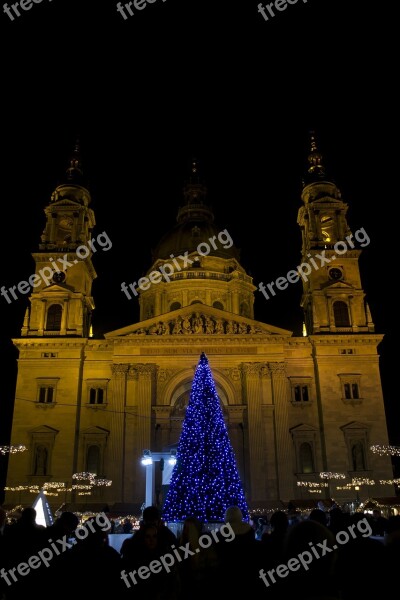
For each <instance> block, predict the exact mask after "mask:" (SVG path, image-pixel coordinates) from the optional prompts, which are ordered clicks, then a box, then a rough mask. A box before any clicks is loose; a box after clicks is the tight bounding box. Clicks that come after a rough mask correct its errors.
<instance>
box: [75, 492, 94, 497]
mask: <svg viewBox="0 0 400 600" xmlns="http://www.w3.org/2000/svg"><path fill="white" fill-rule="evenodd" d="M91 495H92V492H78V496H91Z"/></svg>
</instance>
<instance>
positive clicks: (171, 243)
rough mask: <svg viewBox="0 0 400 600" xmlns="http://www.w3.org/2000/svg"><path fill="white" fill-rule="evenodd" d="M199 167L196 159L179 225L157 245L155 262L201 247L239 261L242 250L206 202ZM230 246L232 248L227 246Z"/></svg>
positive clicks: (185, 194) (186, 189)
mask: <svg viewBox="0 0 400 600" xmlns="http://www.w3.org/2000/svg"><path fill="white" fill-rule="evenodd" d="M197 169H198V167H197V162H196V161H193V163H192V173H191V177H190V178H189V181H188V182H187V183H186V185H185V187H184V188H183V195H184V198H185V200H186V204H185V205H184V206H182V207H181V208H180V209H179V211H178V215H177V218H176V220H177V224H176V225H175V227H173V228H172V229H171V230H170V231H168V233H166V234H165V235H164V236H163V237H162V238H161V240H160V241H159V243H158V244H157V246H156V247H155V248H154V250H153V260H154V261H155V260H157V259H162V260H166V259H168V258H171V254H173V256H179V255H180V254H184V253H185V252H188V253H189V254H190V253H191V252H195V251H196V250H197V248H198V247H199V246H200V252H201V254H204V255H206V254H207V255H209V256H219V257H220V258H226V259H232V258H235V259H236V260H239V254H240V253H239V251H238V249H237V248H235V246H234V245H233V243H232V238H231V237H230V235H229V232H227V231H226V232H225V230H224V229H221V228H220V227H218V226H217V225H216V224H215V223H214V214H213V211H212V209H211V208H210V207H209V206H207V205H206V204H205V203H204V200H205V198H206V195H207V188H206V187H205V186H204V185H203V183H202V182H201V181H200V178H199V176H198V173H197ZM214 237H215V240H213V238H214ZM210 240H213V241H212V242H211V241H210ZM206 244H207V245H208V247H209V250H207V245H206ZM213 244H214V245H213ZM229 245H230V248H228V247H224V246H229ZM214 246H216V248H215V247H214Z"/></svg>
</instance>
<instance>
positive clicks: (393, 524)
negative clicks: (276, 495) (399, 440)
mask: <svg viewBox="0 0 400 600" xmlns="http://www.w3.org/2000/svg"><path fill="white" fill-rule="evenodd" d="M360 520H364V525H365V526H367V530H368V535H366V534H365V531H366V529H365V527H364V529H362V528H361V527H359V528H358V524H359V523H360ZM107 524H108V525H110V527H108V525H107V527H105V526H104V522H103V523H100V524H99V522H97V521H96V520H94V519H92V520H91V526H90V531H89V532H88V533H87V535H86V536H85V538H84V539H78V537H76V536H75V532H76V531H77V528H78V525H79V519H78V517H77V516H76V515H75V514H74V513H71V512H64V513H62V514H61V515H60V516H59V517H58V518H57V520H56V521H55V523H54V524H53V525H51V526H49V527H43V526H40V525H37V523H36V512H35V510H34V509H33V508H25V509H24V510H23V511H22V514H21V516H20V518H19V519H18V520H17V521H16V522H14V523H12V524H9V523H7V518H6V513H5V511H4V510H3V509H1V508H0V569H1V571H0V574H1V578H0V600H21V599H24V598H29V599H30V600H36V598H39V595H40V597H41V598H42V597H43V595H46V594H49V593H50V594H51V597H57V593H60V594H61V593H63V592H64V591H65V592H66V593H71V594H78V597H85V595H89V594H90V595H91V596H94V597H98V598H101V599H103V598H104V599H107V598H111V597H112V598H113V599H115V600H118V599H120V598H121V599H122V600H123V599H128V598H135V599H137V600H144V599H146V600H200V599H201V600H206V599H207V597H208V596H210V595H212V596H216V597H218V596H222V597H226V598H229V597H230V596H232V597H237V596H240V595H241V594H246V596H247V595H249V594H250V595H251V597H253V595H254V597H260V598H262V597H265V598H267V597H268V598H269V599H272V600H274V599H275V598H276V599H278V598H279V599H280V598H282V597H286V596H288V597H293V598H296V599H298V600H354V598H363V600H365V599H369V598H371V599H372V598H373V597H374V599H375V596H376V588H375V586H371V577H372V576H377V577H378V579H379V581H380V582H381V585H384V587H385V590H390V586H391V584H393V587H394V588H395V587H397V584H398V576H397V568H398V566H399V565H400V515H397V516H392V517H390V518H388V519H385V518H384V517H382V515H381V514H380V511H379V510H376V511H374V513H373V514H372V515H364V514H362V513H355V514H353V515H350V514H349V513H345V512H343V511H342V510H341V509H340V508H339V507H333V508H332V509H331V510H330V511H324V510H321V509H319V508H316V509H314V510H312V511H311V512H310V514H308V515H307V517H306V518H296V515H294V516H293V515H290V513H289V514H288V513H287V512H284V511H279V510H278V511H275V512H273V513H272V514H271V515H264V516H261V517H257V518H256V517H253V518H252V519H251V520H250V522H249V523H247V522H245V521H244V520H243V516H242V513H241V511H240V509H239V508H238V507H237V506H232V507H229V508H228V509H227V511H226V514H225V525H224V524H222V523H221V524H220V526H219V528H218V526H217V528H216V529H214V531H211V529H210V528H207V526H205V525H204V524H202V523H200V522H199V521H198V520H197V519H196V518H195V517H190V518H187V519H186V520H185V521H184V523H183V526H182V529H181V530H180V533H179V534H178V535H175V534H174V533H173V532H172V531H171V529H169V528H168V527H167V526H166V525H165V524H164V523H163V521H162V519H161V516H160V513H159V510H158V509H157V508H156V507H154V506H149V507H146V508H145V509H144V511H143V515H142V520H141V522H140V528H139V529H138V530H136V531H135V530H133V531H132V530H131V528H130V527H129V526H128V523H126V522H125V523H123V525H125V528H124V527H123V525H122V529H123V530H124V529H125V532H126V533H129V534H130V535H129V537H128V538H126V539H125V541H124V542H123V544H122V546H121V548H120V551H119V552H118V551H117V550H115V549H114V548H113V547H112V546H111V545H110V544H109V534H110V533H111V521H109V520H108V519H107ZM223 527H225V529H223ZM351 527H352V531H353V532H354V533H353V534H352V535H348V538H349V539H348V541H346V543H343V536H342V538H341V539H342V542H341V543H340V544H338V543H335V542H336V541H337V540H338V539H339V536H338V534H340V532H345V531H350V530H351ZM217 529H219V531H217ZM362 532H364V533H362ZM228 533H229V535H228ZM62 540H65V542H62ZM44 548H47V549H48V551H49V553H51V554H52V556H51V559H50V558H49V553H48V554H47V555H46V556H47V564H46V561H44V562H43V561H42V562H40V560H39V559H38V558H37V559H36V560H35V559H34V558H32V557H41V556H43V549H44ZM311 548H314V551H313V552H314V556H312V560H309V561H308V563H307V567H306V568H301V566H300V567H299V568H298V569H290V568H289V569H288V568H287V565H289V566H290V564H291V563H290V560H291V559H292V561H293V559H294V557H298V556H299V555H300V554H301V553H303V552H305V551H309V554H310V555H311V551H310V550H311ZM317 549H322V550H324V551H321V550H319V553H317ZM41 552H42V554H41ZM166 555H169V557H170V558H169V559H168V561H167V559H164V558H163V557H165V556H166ZM38 563H40V564H38ZM294 564H295V563H293V562H292V565H294ZM24 565H25V566H24ZM166 565H168V568H166ZM283 565H286V566H283ZM153 567H154V568H153ZM132 573H133V575H132V576H131V575H130V574H132ZM261 573H264V575H261ZM385 594H386V595H385ZM385 594H384V595H383V597H384V598H390V597H392V596H391V595H390V593H389V592H385ZM393 594H394V592H393ZM393 597H394V596H393Z"/></svg>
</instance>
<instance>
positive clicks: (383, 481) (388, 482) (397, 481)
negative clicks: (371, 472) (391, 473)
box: [379, 478, 400, 485]
mask: <svg viewBox="0 0 400 600" xmlns="http://www.w3.org/2000/svg"><path fill="white" fill-rule="evenodd" d="M379 483H381V484H382V485H393V484H394V485H400V478H397V479H380V480H379Z"/></svg>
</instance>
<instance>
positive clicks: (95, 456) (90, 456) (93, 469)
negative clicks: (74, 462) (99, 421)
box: [86, 446, 100, 475]
mask: <svg viewBox="0 0 400 600" xmlns="http://www.w3.org/2000/svg"><path fill="white" fill-rule="evenodd" d="M86 470H87V471H88V472H89V473H96V475H99V474H100V448H99V447H98V446H89V447H88V449H87V455H86Z"/></svg>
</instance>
